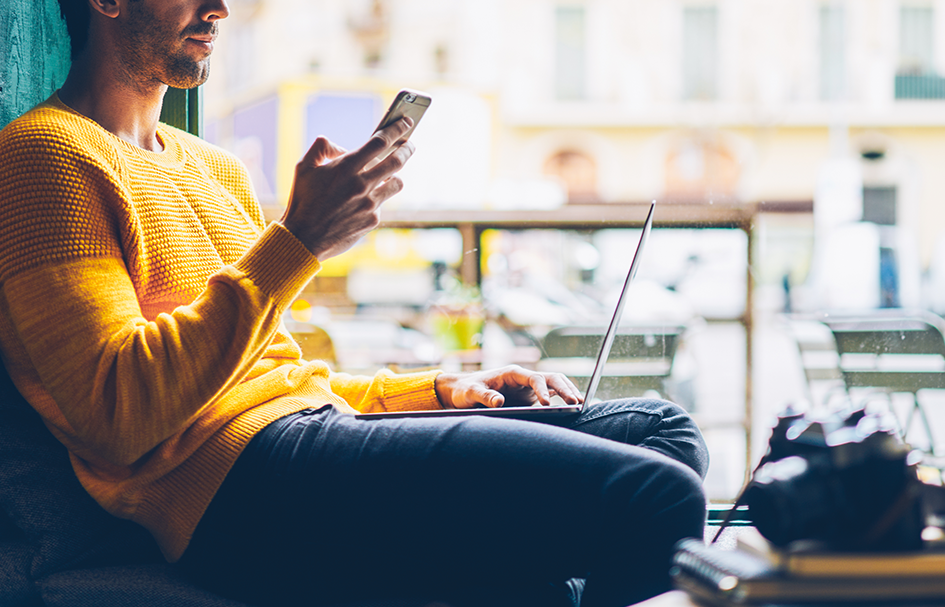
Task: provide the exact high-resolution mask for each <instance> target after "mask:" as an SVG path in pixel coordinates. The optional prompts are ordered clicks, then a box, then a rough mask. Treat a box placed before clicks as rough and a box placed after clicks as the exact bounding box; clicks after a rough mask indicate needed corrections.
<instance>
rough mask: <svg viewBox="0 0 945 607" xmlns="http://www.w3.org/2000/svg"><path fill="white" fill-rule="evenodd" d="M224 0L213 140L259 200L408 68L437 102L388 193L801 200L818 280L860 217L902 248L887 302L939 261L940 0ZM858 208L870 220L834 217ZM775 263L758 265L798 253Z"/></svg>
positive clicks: (425, 201) (416, 84) (942, 176)
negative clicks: (810, 215)
mask: <svg viewBox="0 0 945 607" xmlns="http://www.w3.org/2000/svg"><path fill="white" fill-rule="evenodd" d="M232 5H233V10H232V14H231V16H230V18H229V19H228V20H227V22H226V23H225V24H224V27H223V28H222V33H221V36H220V40H219V47H218V48H219V53H218V54H219V55H220V57H221V58H222V61H221V62H218V63H217V64H215V65H214V76H213V78H211V80H210V83H209V84H208V91H207V98H208V103H207V110H208V111H207V115H208V126H209V128H208V137H209V138H210V139H211V140H215V141H217V142H219V143H221V144H223V145H224V146H226V147H229V148H230V149H232V150H233V151H235V152H236V153H237V154H238V155H240V156H241V157H243V158H244V160H246V161H247V164H248V165H249V166H250V168H251V170H252V171H253V173H254V179H255V181H256V185H257V189H258V190H259V192H260V196H261V198H262V199H263V200H264V201H266V202H271V203H273V204H278V201H281V200H284V199H285V198H286V196H287V194H288V187H289V184H290V182H291V175H292V170H293V167H294V164H295V162H297V160H298V158H299V157H300V155H301V154H302V152H303V151H304V149H306V147H307V146H308V145H309V144H310V143H311V141H313V140H314V138H315V136H317V135H319V134H325V135H328V136H329V137H331V138H332V139H333V140H336V141H337V142H338V143H340V144H341V145H343V146H346V147H354V146H357V145H359V144H360V142H362V141H363V140H365V139H366V138H367V137H368V136H369V135H370V132H371V130H372V128H373V126H374V124H376V120H377V118H378V117H379V115H380V113H381V112H382V110H383V108H384V107H385V105H386V103H387V102H388V100H389V99H390V98H392V97H393V94H394V93H395V92H396V90H397V89H399V88H401V87H404V86H407V87H413V88H419V89H423V90H427V91H430V92H431V93H433V94H434V98H435V101H434V106H433V108H432V109H431V111H430V113H429V114H428V116H427V118H425V120H424V124H423V125H422V127H421V129H419V130H418V132H417V134H416V141H417V144H418V147H419V152H418V154H417V156H416V157H415V159H414V160H413V161H412V162H411V165H410V166H409V167H408V168H407V170H406V171H405V178H407V181H408V188H407V190H406V191H405V192H404V193H403V194H402V195H401V196H400V197H399V198H398V199H397V200H396V201H393V202H392V205H399V206H401V207H416V208H427V207H440V208H444V207H445V208H482V207H485V208H496V209H505V208H553V207H555V206H557V205H560V204H564V203H568V202H571V203H580V202H636V201H645V200H649V199H659V200H674V201H685V202H692V203H694V204H738V203H745V202H758V201H773V202H778V201H815V203H816V204H815V205H814V208H815V212H814V224H815V226H816V227H815V228H814V232H815V234H816V236H817V241H818V245H817V247H815V249H816V250H815V251H814V252H813V253H812V254H813V255H814V257H816V258H817V259H818V260H824V264H825V265H826V266H829V267H828V268H827V270H825V272H826V275H825V276H823V277H821V278H819V280H822V281H826V282H825V284H827V283H829V282H830V281H831V280H832V279H833V278H835V277H834V276H833V275H832V274H831V272H832V270H831V269H830V268H832V267H833V266H834V265H837V264H840V265H842V264H841V260H842V254H843V253H844V251H846V252H847V253H849V246H847V245H846V244H843V243H846V240H844V238H846V239H847V240H850V239H852V241H853V242H859V241H861V240H862V239H863V237H864V236H863V234H864V233H866V232H869V234H870V236H869V238H872V239H873V240H875V241H876V243H878V245H879V246H878V248H877V250H878V251H893V252H895V256H894V257H895V263H896V264H898V266H902V269H899V270H897V271H896V272H895V273H894V274H895V276H896V279H897V281H898V283H897V285H898V287H897V288H898V292H897V293H898V294H897V296H896V297H897V298H898V299H899V301H898V303H900V304H905V303H911V304H917V303H919V299H920V298H921V297H922V296H921V293H920V291H921V288H920V286H921V285H920V283H921V281H922V280H923V279H925V280H938V278H937V274H935V272H936V271H937V270H935V268H934V266H935V265H936V264H935V263H934V258H935V256H936V250H937V246H938V245H937V243H938V240H939V236H940V231H941V230H940V226H942V225H943V223H945V205H943V204H942V202H941V200H940V198H941V196H942V192H945V171H943V170H941V168H940V167H943V166H945V145H942V144H943V142H945V78H943V77H942V76H941V75H940V74H945V44H942V43H941V40H943V39H945V3H943V2H941V1H939V0H924V1H914V0H846V1H844V0H833V1H817V0H718V1H716V2H706V1H688V0H661V1H655V0H587V1H584V2H580V1H574V0H560V1H553V0H435V1H431V0H233V2H232ZM221 63H222V65H221ZM862 221H866V222H867V223H868V224H870V225H871V226H874V227H872V228H870V227H867V228H866V229H863V228H862V226H860V227H859V228H858V230H859V231H857V230H853V231H852V232H851V233H850V234H851V235H844V234H841V236H839V237H836V236H835V234H834V233H835V232H837V230H838V229H839V231H840V232H841V233H843V232H845V231H849V230H847V228H848V227H849V224H854V223H857V224H858V223H860V222H862ZM833 240H837V241H838V243H832V242H831V241H833ZM837 250H839V252H838V251H837ZM870 250H872V249H870ZM882 255H885V253H882V254H881V253H877V254H876V263H879V264H882V263H888V262H889V260H888V259H886V260H885V261H884V259H881V258H882ZM808 257H809V256H808ZM833 257H837V260H838V261H836V262H835V263H834V261H833ZM762 263H764V262H762ZM771 263H772V264H774V265H773V266H772V267H771V268H770V269H769V271H767V273H768V274H770V276H771V277H772V279H775V278H776V277H778V276H780V275H781V274H783V273H785V272H793V273H794V274H797V275H799V277H800V278H803V279H806V278H807V276H806V273H807V270H808V269H809V267H810V259H809V258H808V259H806V260H802V261H800V262H799V261H797V260H794V262H792V263H793V265H794V267H791V268H783V267H781V266H782V265H784V264H785V263H786V262H785V261H784V260H781V261H772V262H771ZM788 265H790V264H788ZM815 265H817V264H815ZM775 266H777V267H775ZM898 266H897V267H898ZM930 266H931V267H932V270H931V271H930V270H929V268H930ZM815 274H816V272H815ZM868 274H869V275H870V280H872V270H870V271H869V272H868ZM878 275H879V273H877V276H878ZM933 275H934V276H933ZM923 276H924V278H923ZM795 278H798V277H797V276H796V277H795ZM813 279H815V280H816V279H818V277H817V276H814V277H813ZM876 280H879V279H878V278H877V279H876ZM868 288H872V287H868ZM846 290H849V289H846ZM823 297H827V298H828V300H827V301H818V302H816V303H817V304H819V305H830V304H832V303H833V304H836V303H842V301H841V300H842V296H838V297H839V298H840V299H837V300H836V301H832V300H829V297H831V296H830V295H829V293H828V294H827V295H824V296H822V297H821V299H823ZM877 297H879V296H877ZM835 299H836V298H835ZM903 300H905V301H903ZM886 303H889V302H888V301H887V302H886ZM943 303H945V302H943Z"/></svg>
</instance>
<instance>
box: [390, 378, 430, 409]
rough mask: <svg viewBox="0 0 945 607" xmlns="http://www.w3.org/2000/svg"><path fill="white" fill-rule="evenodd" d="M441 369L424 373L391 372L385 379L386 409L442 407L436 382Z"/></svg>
mask: <svg viewBox="0 0 945 607" xmlns="http://www.w3.org/2000/svg"><path fill="white" fill-rule="evenodd" d="M440 373H442V371H440V370H436V371H425V372H423V373H404V374H391V375H389V376H388V377H387V378H386V379H385V381H384V409H386V410H387V411H430V410H435V409H442V408H443V405H442V404H441V403H440V399H438V398H437V397H436V389H435V386H434V382H435V381H436V377H437V376H438V375H439V374H440Z"/></svg>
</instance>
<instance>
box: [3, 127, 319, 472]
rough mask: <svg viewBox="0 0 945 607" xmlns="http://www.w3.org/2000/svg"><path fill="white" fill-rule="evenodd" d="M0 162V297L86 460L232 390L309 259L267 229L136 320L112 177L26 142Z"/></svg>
mask: <svg viewBox="0 0 945 607" xmlns="http://www.w3.org/2000/svg"><path fill="white" fill-rule="evenodd" d="M10 150H13V152H12V153H11V152H10ZM50 150H52V152H51V151H50ZM0 165H2V166H3V167H4V171H3V174H2V175H0V200H3V201H4V204H3V205H2V208H0V242H3V243H4V246H3V250H2V251H0V288H2V295H3V298H4V301H3V305H4V307H5V308H6V312H7V315H8V317H9V322H10V323H11V325H12V333H13V334H14V335H15V339H16V341H17V342H18V343H19V347H21V348H22V349H24V350H25V352H26V354H27V355H28V358H29V361H30V365H31V366H32V367H33V368H34V369H35V373H36V374H37V375H38V378H39V381H40V382H41V383H42V385H43V386H44V388H45V390H46V391H47V392H48V393H49V395H50V396H51V397H52V399H53V401H54V402H55V404H56V407H57V408H58V410H59V412H60V413H61V415H62V417H63V418H64V420H65V423H66V424H67V426H68V427H67V428H64V429H63V430H64V431H65V432H66V433H67V434H68V435H69V437H70V439H71V441H72V442H73V443H76V444H77V445H71V446H70V447H71V448H73V447H75V449H74V450H75V451H79V452H77V453H76V455H79V457H82V458H83V459H87V460H89V461H91V462H96V461H97V462H105V463H109V464H113V465H118V466H127V465H129V464H131V463H133V462H135V461H137V460H138V459H139V458H140V457H141V456H143V455H144V454H145V453H147V452H148V451H150V450H151V449H153V448H154V447H155V446H157V445H158V444H160V443H161V442H162V441H164V440H165V439H167V438H168V437H170V436H172V435H173V434H175V433H177V432H180V430H181V429H182V428H184V427H186V425H187V424H188V423H190V422H191V421H193V420H194V419H195V417H196V415H197V414H198V413H199V412H200V411H201V409H203V408H204V407H206V406H209V405H211V404H212V403H213V402H214V401H215V400H216V399H218V398H219V397H220V396H221V395H223V394H225V393H226V392H227V391H228V390H229V389H230V388H232V387H233V386H234V385H236V384H237V383H238V382H239V381H240V380H241V378H242V377H243V376H244V375H245V374H246V373H247V371H248V370H249V369H250V368H251V367H252V365H253V364H254V362H255V361H256V360H258V359H259V357H260V356H262V354H263V352H264V351H265V349H266V347H267V345H268V344H269V342H270V340H271V338H272V336H273V334H274V333H275V331H276V330H277V329H278V326H279V322H280V319H281V317H282V314H283V312H284V311H285V309H286V308H287V306H288V305H289V304H290V303H291V301H292V300H293V299H294V297H295V296H296V295H297V294H298V292H299V291H300V290H301V289H302V287H303V286H304V285H305V283H306V282H308V280H310V279H311V277H312V276H314V274H315V272H316V271H317V269H318V267H319V264H318V261H317V260H316V259H315V257H314V256H312V255H311V254H310V253H309V252H308V250H307V249H305V247H304V246H303V245H302V244H301V243H300V242H298V240H296V239H295V238H294V237H293V236H292V235H291V234H290V233H289V232H288V231H287V230H285V229H284V228H283V227H281V226H280V225H278V224H273V225H271V226H269V228H267V230H266V231H265V232H264V233H263V235H262V236H261V237H260V238H259V240H258V241H257V242H256V243H255V244H254V245H253V246H252V247H251V248H250V249H249V250H248V251H247V252H246V253H245V255H243V257H242V258H241V259H239V260H238V261H237V262H236V263H235V264H233V265H230V266H225V267H223V268H222V269H221V270H220V271H219V272H217V273H216V274H215V275H214V276H212V277H211V279H210V280H209V283H208V284H207V287H206V290H205V291H204V292H203V293H202V294H200V295H199V296H198V297H197V298H196V299H195V300H194V301H193V303H191V304H189V305H186V306H181V307H178V308H177V309H175V310H173V312H172V313H170V314H161V315H159V316H158V317H157V318H155V319H154V320H152V321H148V320H146V319H145V318H144V316H143V314H142V312H141V309H140V306H139V304H138V300H137V297H136V293H135V290H134V286H133V284H132V282H131V279H130V277H129V274H128V271H127V268H126V266H125V263H124V260H123V258H122V255H121V251H122V250H123V247H124V246H127V244H128V241H129V240H130V239H133V238H134V237H135V232H134V225H133V216H132V214H131V213H129V212H128V211H127V209H126V208H125V207H126V206H127V203H126V202H125V201H126V196H125V195H124V194H125V193H124V192H123V191H122V185H121V182H120V180H118V179H117V178H116V177H115V176H114V175H112V174H110V173H109V171H108V170H107V167H102V166H101V164H100V163H96V162H94V161H93V160H90V159H88V158H85V157H83V156H82V155H81V154H79V153H76V154H73V155H71V156H70V155H68V154H67V153H65V152H64V150H63V149H62V147H61V146H59V145H58V144H57V142H56V141H50V140H35V139H32V138H28V137H25V138H23V139H22V140H20V141H14V142H12V143H11V142H10V141H5V142H4V141H0ZM6 347H9V345H8V344H5V348H6Z"/></svg>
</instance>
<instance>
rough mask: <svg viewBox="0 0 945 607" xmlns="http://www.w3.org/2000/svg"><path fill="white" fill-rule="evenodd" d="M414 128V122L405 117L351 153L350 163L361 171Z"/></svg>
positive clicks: (380, 131)
mask: <svg viewBox="0 0 945 607" xmlns="http://www.w3.org/2000/svg"><path fill="white" fill-rule="evenodd" d="M412 126H413V120H411V119H410V118H408V117H406V116H405V117H404V118H402V119H400V120H398V121H397V122H395V123H393V124H391V125H390V126H388V127H385V128H383V129H381V130H379V131H377V132H376V133H374V135H373V136H372V137H371V138H370V139H368V140H367V143H365V144H364V145H362V146H361V147H360V148H358V149H357V150H355V151H354V152H352V153H351V155H350V156H349V159H350V162H351V163H352V164H354V165H356V166H357V167H358V168H359V169H360V168H363V167H364V166H365V165H366V164H367V163H369V162H370V161H371V160H373V159H374V158H375V157H376V156H377V155H378V154H380V153H381V152H383V151H384V150H386V149H387V148H389V147H390V146H392V145H394V144H395V143H397V141H399V140H400V138H401V137H403V136H404V135H406V134H407V131H409V130H410V127H412Z"/></svg>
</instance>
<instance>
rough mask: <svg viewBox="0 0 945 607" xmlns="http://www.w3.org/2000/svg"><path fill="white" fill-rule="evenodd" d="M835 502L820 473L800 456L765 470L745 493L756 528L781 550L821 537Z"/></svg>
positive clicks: (771, 464) (762, 469) (767, 466)
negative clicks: (783, 547) (808, 539)
mask: <svg viewBox="0 0 945 607" xmlns="http://www.w3.org/2000/svg"><path fill="white" fill-rule="evenodd" d="M835 502H836V500H835V499H834V496H833V495H832V491H830V487H829V485H828V484H827V483H825V479H824V478H823V476H822V474H821V472H820V471H819V470H817V469H816V468H811V467H810V465H809V463H808V462H807V460H805V459H804V458H801V457H797V456H793V457H787V458H784V459H782V460H779V461H776V462H770V463H767V464H765V465H764V466H762V467H761V469H760V470H758V472H757V473H756V474H755V479H754V481H753V482H752V485H751V487H749V489H748V491H747V492H746V493H745V503H747V504H748V511H749V512H750V513H751V518H752V522H753V523H754V524H755V527H756V528H757V529H758V531H759V532H760V533H761V534H762V535H763V536H765V537H766V538H768V539H769V540H771V542H772V543H773V544H775V545H778V546H784V545H786V544H788V543H790V542H792V541H794V540H797V539H802V538H817V537H822V536H823V534H824V533H825V532H826V529H825V527H827V526H829V523H830V521H831V520H832V517H831V515H832V514H833V513H834V511H835V510H836V503H835Z"/></svg>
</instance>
